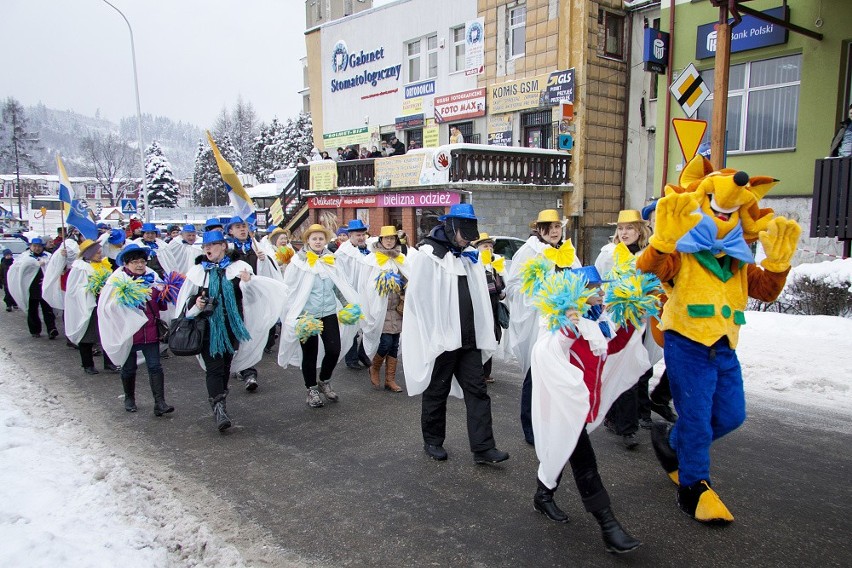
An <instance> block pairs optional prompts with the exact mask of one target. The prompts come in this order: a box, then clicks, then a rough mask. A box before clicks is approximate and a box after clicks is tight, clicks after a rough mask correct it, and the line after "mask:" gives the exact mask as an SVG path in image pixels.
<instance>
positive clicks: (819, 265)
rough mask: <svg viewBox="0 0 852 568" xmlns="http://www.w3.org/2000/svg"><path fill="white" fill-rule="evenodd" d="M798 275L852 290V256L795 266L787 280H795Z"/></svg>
mask: <svg viewBox="0 0 852 568" xmlns="http://www.w3.org/2000/svg"><path fill="white" fill-rule="evenodd" d="M797 277H807V278H810V279H811V280H813V281H815V282H823V283H824V284H826V285H827V286H830V287H832V288H846V289H847V290H848V291H849V292H852V258H843V259H837V260H832V261H829V262H814V263H809V264H800V265H798V266H794V267H793V269H792V270H790V274H789V275H788V276H787V282H788V283H789V282H793V281H794V280H795V279H796V278H797Z"/></svg>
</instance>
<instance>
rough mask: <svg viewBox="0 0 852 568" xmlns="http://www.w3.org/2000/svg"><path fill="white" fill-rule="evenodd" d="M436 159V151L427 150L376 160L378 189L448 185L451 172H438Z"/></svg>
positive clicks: (445, 170) (443, 170) (446, 170)
mask: <svg viewBox="0 0 852 568" xmlns="http://www.w3.org/2000/svg"><path fill="white" fill-rule="evenodd" d="M434 157H435V151H433V150H428V149H427V150H418V151H415V152H412V153H409V154H405V155H404V156H391V157H389V158H384V159H381V160H376V161H375V166H374V167H375V175H376V187H378V188H379V189H388V188H392V187H414V186H418V185H434V184H441V183H448V182H449V170H448V169H442V170H438V169H437V168H436V167H435V164H434Z"/></svg>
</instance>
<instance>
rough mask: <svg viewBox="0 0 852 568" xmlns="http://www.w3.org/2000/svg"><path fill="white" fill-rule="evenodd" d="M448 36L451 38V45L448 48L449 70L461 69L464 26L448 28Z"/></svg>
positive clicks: (463, 53) (462, 68)
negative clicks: (449, 48)
mask: <svg viewBox="0 0 852 568" xmlns="http://www.w3.org/2000/svg"><path fill="white" fill-rule="evenodd" d="M450 37H452V38H453V46H452V49H451V50H450V71H451V72H453V71H463V70H464V68H465V66H464V55H465V38H464V26H459V27H457V28H453V29H451V30H450Z"/></svg>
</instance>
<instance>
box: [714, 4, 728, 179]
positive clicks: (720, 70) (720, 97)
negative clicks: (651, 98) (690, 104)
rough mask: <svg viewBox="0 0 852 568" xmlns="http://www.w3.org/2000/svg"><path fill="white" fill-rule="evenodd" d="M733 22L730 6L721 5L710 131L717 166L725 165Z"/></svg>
mask: <svg viewBox="0 0 852 568" xmlns="http://www.w3.org/2000/svg"><path fill="white" fill-rule="evenodd" d="M730 64H731V24H729V23H728V8H727V7H726V6H725V5H724V4H723V5H721V6H720V7H719V25H718V27H717V28H716V65H715V67H714V70H713V80H714V81H715V85H714V87H713V119H712V125H713V127H712V132H711V133H710V161H711V162H713V165H714V166H715V167H717V168H724V167H725V161H726V160H725V134H727V117H728V72H729V71H730V67H731V65H730Z"/></svg>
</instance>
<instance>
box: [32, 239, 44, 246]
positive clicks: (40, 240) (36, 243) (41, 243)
mask: <svg viewBox="0 0 852 568" xmlns="http://www.w3.org/2000/svg"><path fill="white" fill-rule="evenodd" d="M30 244H31V245H41V246H44V241H43V240H42V238H41V237H35V238H33V239H30Z"/></svg>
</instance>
